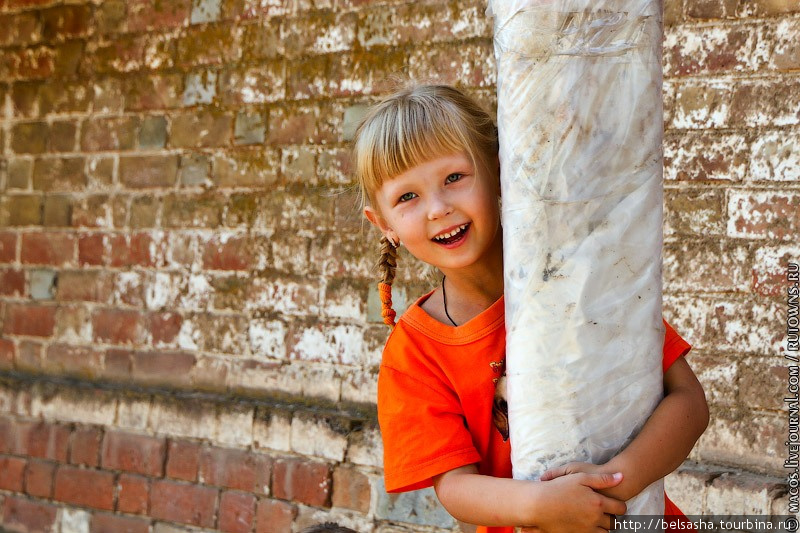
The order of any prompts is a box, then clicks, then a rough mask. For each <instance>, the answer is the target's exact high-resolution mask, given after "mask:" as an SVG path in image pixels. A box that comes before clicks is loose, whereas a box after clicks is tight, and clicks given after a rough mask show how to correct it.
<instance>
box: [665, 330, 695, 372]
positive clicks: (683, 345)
mask: <svg viewBox="0 0 800 533" xmlns="http://www.w3.org/2000/svg"><path fill="white" fill-rule="evenodd" d="M662 320H663V319H662ZM664 330H665V331H664V356H663V358H662V360H661V365H662V369H663V371H664V373H665V374H666V373H667V370H669V367H671V366H672V363H674V362H675V361H677V360H678V358H679V357H683V356H684V355H686V354H687V353H689V350H691V349H692V347H691V346H690V345H689V343H688V342H686V341H685V340H683V337H681V336H680V335H678V333H677V332H676V331H675V330H674V329H672V326H670V325H669V324H668V323H667V321H666V320H664Z"/></svg>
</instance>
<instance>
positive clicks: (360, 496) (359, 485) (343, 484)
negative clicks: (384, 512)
mask: <svg viewBox="0 0 800 533" xmlns="http://www.w3.org/2000/svg"><path fill="white" fill-rule="evenodd" d="M370 490H371V489H370V483H369V478H368V477H367V476H366V475H365V474H363V473H361V472H359V471H358V470H355V469H353V468H346V467H338V468H336V470H334V471H333V498H332V502H333V506H334V507H344V508H345V509H352V510H354V511H359V512H361V513H365V514H366V513H367V512H369V508H370V497H371V496H370Z"/></svg>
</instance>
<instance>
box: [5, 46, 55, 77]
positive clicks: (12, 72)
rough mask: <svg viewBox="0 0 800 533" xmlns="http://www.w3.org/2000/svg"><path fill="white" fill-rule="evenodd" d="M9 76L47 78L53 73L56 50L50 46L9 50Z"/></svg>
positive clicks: (7, 63)
mask: <svg viewBox="0 0 800 533" xmlns="http://www.w3.org/2000/svg"><path fill="white" fill-rule="evenodd" d="M6 55H7V57H8V59H7V61H6V67H7V69H8V76H9V77H11V78H19V79H28V80H33V79H46V78H49V77H50V76H52V75H53V73H54V70H55V66H54V55H55V54H54V52H53V50H52V49H51V48H49V47H44V46H36V47H32V48H26V49H20V50H15V51H11V52H8V53H7V54H6Z"/></svg>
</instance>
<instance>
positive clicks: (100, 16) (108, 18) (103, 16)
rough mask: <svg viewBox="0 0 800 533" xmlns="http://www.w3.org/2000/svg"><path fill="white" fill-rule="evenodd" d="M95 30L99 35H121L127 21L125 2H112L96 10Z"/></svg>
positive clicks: (116, 0) (105, 3)
mask: <svg viewBox="0 0 800 533" xmlns="http://www.w3.org/2000/svg"><path fill="white" fill-rule="evenodd" d="M95 9H96V10H95V29H96V31H97V33H99V34H108V33H121V32H122V31H124V25H125V20H126V13H125V11H126V10H125V2H123V1H122V0H110V1H109V2H103V3H102V4H100V5H99V6H97V7H96V8H95Z"/></svg>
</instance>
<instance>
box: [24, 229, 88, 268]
mask: <svg viewBox="0 0 800 533" xmlns="http://www.w3.org/2000/svg"><path fill="white" fill-rule="evenodd" d="M74 255H75V237H73V236H72V235H69V234H65V233H55V232H37V233H25V234H23V236H22V248H21V253H20V260H21V262H22V263H23V264H28V265H31V264H39V265H53V266H65V265H67V264H68V263H71V262H72V260H73V257H74Z"/></svg>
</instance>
